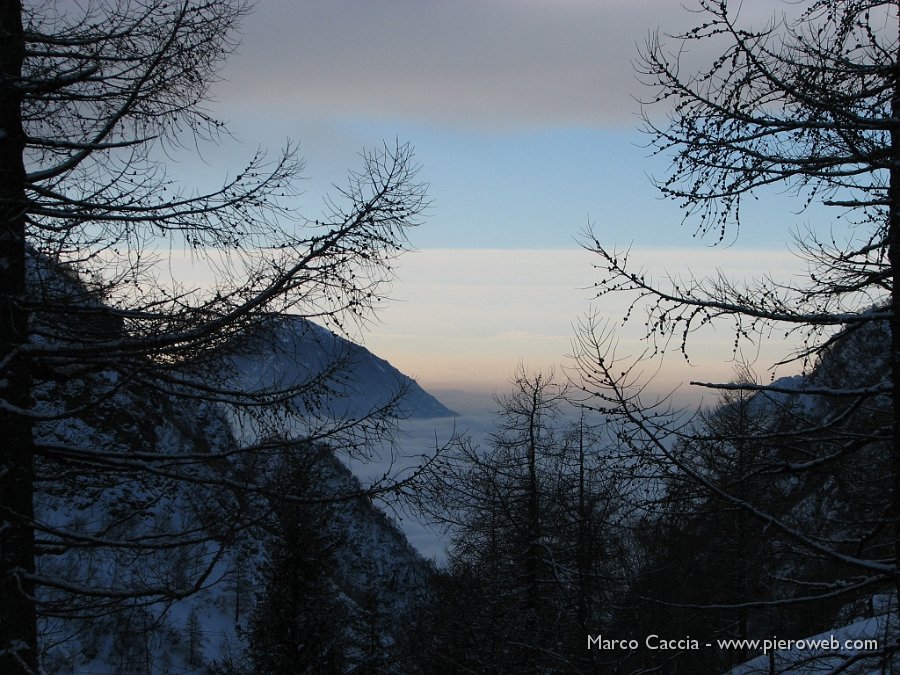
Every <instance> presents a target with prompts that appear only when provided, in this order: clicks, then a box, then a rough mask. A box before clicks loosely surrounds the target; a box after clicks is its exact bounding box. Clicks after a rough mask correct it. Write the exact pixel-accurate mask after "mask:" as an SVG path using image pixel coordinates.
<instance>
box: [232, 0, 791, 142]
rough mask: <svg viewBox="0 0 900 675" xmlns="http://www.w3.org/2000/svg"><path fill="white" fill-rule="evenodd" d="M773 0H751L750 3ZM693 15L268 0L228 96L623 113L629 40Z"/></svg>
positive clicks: (469, 2)
mask: <svg viewBox="0 0 900 675" xmlns="http://www.w3.org/2000/svg"><path fill="white" fill-rule="evenodd" d="M778 5H780V3H778V2H777V1H776V0H754V3H753V7H752V11H753V17H755V18H756V19H758V20H759V19H762V18H763V17H770V16H771V15H772V11H773V8H774V7H776V6H778ZM743 11H744V12H745V13H747V14H749V12H750V10H743ZM697 18H698V17H697V16H696V15H694V14H691V13H690V12H687V11H685V9H684V7H683V6H682V3H680V2H672V0H638V1H636V0H454V1H453V2H440V1H438V0H308V1H305V2H296V1H295V0H267V1H266V2H264V3H263V2H261V3H258V4H257V6H256V8H255V10H254V12H253V13H252V14H251V15H250V16H249V17H248V19H247V21H246V23H245V26H244V46H243V47H242V48H241V50H240V55H239V56H238V57H237V58H235V59H232V61H231V64H230V65H229V69H228V71H227V72H226V75H227V77H228V79H230V80H231V82H232V84H233V85H235V86H232V87H228V88H227V93H226V97H234V96H239V97H241V98H243V99H244V100H246V99H247V98H249V99H250V100H254V101H257V102H259V103H261V104H263V105H268V104H272V105H279V104H281V105H290V106H292V107H295V108H299V109H303V110H306V111H307V112H308V113H315V114H320V115H334V114H335V112H336V111H339V112H340V113H341V114H344V115H346V116H348V117H359V116H365V117H381V118H391V119H398V118H399V119H407V120H413V121H423V120H424V121H428V122H430V123H438V124H445V125H451V126H457V127H458V126H475V127H493V128H509V127H518V128H523V127H524V128H528V127H534V126H548V125H549V126H572V125H576V126H598V125H599V126H610V125H614V126H615V125H632V124H633V123H634V117H635V114H636V112H637V111H638V110H639V106H638V104H637V103H636V102H635V101H634V98H633V97H634V96H635V95H639V94H641V93H642V91H641V88H640V86H639V84H638V82H637V79H636V76H635V74H634V69H633V67H632V62H633V60H634V59H635V58H636V57H637V54H638V47H639V46H640V45H643V43H644V41H645V39H646V37H647V35H648V33H649V32H650V31H652V30H654V29H656V28H658V27H661V29H662V30H664V31H667V32H675V31H677V30H679V29H683V28H685V27H688V26H691V25H693V23H694V22H695V21H696V20H697Z"/></svg>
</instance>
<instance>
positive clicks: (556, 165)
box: [179, 0, 810, 391]
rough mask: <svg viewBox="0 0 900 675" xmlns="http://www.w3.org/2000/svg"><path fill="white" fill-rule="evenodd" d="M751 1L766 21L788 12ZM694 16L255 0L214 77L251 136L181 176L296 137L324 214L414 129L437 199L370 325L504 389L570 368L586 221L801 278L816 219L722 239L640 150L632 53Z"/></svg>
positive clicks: (564, 5) (667, 255) (445, 366)
mask: <svg viewBox="0 0 900 675" xmlns="http://www.w3.org/2000/svg"><path fill="white" fill-rule="evenodd" d="M743 5H744V8H743V9H742V10H741V11H742V12H743V13H744V15H745V17H746V18H747V19H748V20H750V21H754V22H759V21H762V20H763V19H765V18H770V17H771V16H772V12H773V10H774V9H775V8H782V7H783V5H782V4H781V3H780V2H778V1H777V0H754V2H753V3H746V2H745V3H743ZM779 11H780V9H779ZM695 20H696V16H692V15H691V14H690V13H688V12H685V11H684V9H683V7H682V3H681V2H675V1H673V0H452V1H451V0H304V1H302V2H299V1H296V0H260V1H259V2H258V3H257V5H256V7H255V9H254V11H253V13H252V14H251V15H250V16H249V17H248V18H247V20H246V22H245V24H244V28H243V34H244V37H243V44H242V46H241V47H240V49H239V50H238V52H237V53H236V54H234V55H232V57H231V58H230V59H229V61H228V63H227V65H226V67H225V69H224V71H223V76H224V78H225V79H224V81H223V82H221V83H219V84H217V85H216V86H215V88H214V89H213V95H214V96H215V97H216V99H217V102H216V103H215V105H214V107H213V110H214V112H215V113H216V114H217V115H218V116H220V117H221V118H223V119H224V120H225V121H226V122H228V123H229V126H230V129H231V130H232V131H233V133H234V135H235V137H236V139H237V142H235V143H231V142H228V143H226V144H225V145H223V146H222V147H221V148H216V149H207V150H206V151H205V153H204V156H205V158H206V164H205V165H204V164H198V163H197V160H196V159H190V158H187V159H184V160H183V163H182V165H181V169H179V170H180V171H184V172H185V173H190V174H191V176H192V178H194V179H200V180H203V177H204V176H205V175H208V176H210V177H214V176H216V175H219V174H220V168H221V167H222V166H230V167H231V168H232V169H233V170H236V169H237V168H238V165H239V162H240V158H241V157H247V156H248V155H250V154H252V152H253V151H254V150H255V149H256V148H257V146H258V145H262V146H264V147H269V148H272V149H273V150H277V148H278V147H279V146H280V145H282V144H283V142H284V140H285V139H287V138H291V139H292V140H295V141H297V142H299V144H300V147H301V149H302V152H303V154H304V155H305V157H306V159H307V175H308V176H309V179H308V181H307V182H306V185H305V188H306V196H305V199H306V200H307V203H308V205H307V206H305V210H306V211H307V213H308V214H310V215H313V216H314V215H315V212H316V211H317V208H318V205H319V199H320V198H321V195H322V193H323V192H324V191H325V190H326V189H327V187H328V185H329V184H331V183H338V184H340V183H342V182H343V179H344V176H345V175H346V172H347V170H348V169H350V168H354V167H355V166H356V165H357V164H358V161H357V159H358V158H357V153H359V152H360V150H362V149H363V148H366V147H372V146H376V145H379V144H381V143H382V142H383V141H386V142H388V143H393V142H394V140H395V139H397V140H399V141H401V142H410V143H411V144H412V145H413V146H414V148H415V151H416V159H417V160H418V162H419V163H420V164H421V165H422V169H421V173H420V178H421V179H422V180H423V181H425V182H427V183H429V184H430V186H431V187H430V196H431V198H432V207H431V209H430V210H429V212H428V213H427V214H426V218H425V221H426V222H425V225H424V226H423V227H422V228H420V229H419V230H417V231H414V232H412V233H411V236H410V238H411V243H412V245H413V246H414V247H416V248H418V249H419V250H420V253H414V254H412V255H411V256H409V258H408V259H406V260H404V261H402V262H401V265H400V267H399V278H398V281H397V283H396V285H395V287H394V292H393V294H392V295H393V297H394V298H395V299H396V301H395V302H393V303H390V304H388V305H387V307H386V309H385V310H384V311H383V312H382V314H381V316H380V319H381V320H380V322H378V323H375V324H374V325H372V326H371V328H370V330H369V331H368V332H367V333H366V334H365V335H363V336H360V337H361V338H362V339H363V342H364V343H365V344H366V345H367V346H369V347H370V348H371V349H372V350H373V351H375V352H376V353H378V354H379V355H380V356H383V357H385V358H387V359H389V360H390V361H391V362H393V363H394V364H395V365H397V366H398V367H399V368H401V369H402V370H405V371H406V372H409V373H410V374H411V375H413V376H415V377H417V378H418V379H419V380H420V381H421V382H422V383H423V384H424V385H425V386H426V387H432V388H435V387H437V388H457V389H465V388H467V387H477V388H480V389H491V388H493V389H496V390H499V391H502V390H503V389H504V388H505V386H506V382H507V379H508V377H509V376H510V374H511V373H512V372H513V370H514V368H515V366H516V363H517V361H519V360H520V359H521V360H524V361H525V362H526V365H528V366H530V367H532V368H546V367H548V366H550V365H551V364H561V363H564V355H565V353H566V352H567V351H569V339H570V336H571V334H572V330H571V324H572V323H573V322H575V321H576V320H577V319H578V318H579V316H580V315H581V314H583V313H585V312H586V311H588V309H589V307H590V306H591V303H590V297H589V296H590V294H589V292H588V291H586V290H584V288H585V287H587V286H589V285H590V284H591V283H592V281H593V276H592V275H593V274H594V272H593V271H592V269H591V266H590V263H591V259H590V256H588V255H586V254H585V253H584V252H582V251H580V250H578V247H577V244H576V243H575V238H576V237H577V236H578V234H579V232H580V231H581V230H582V229H583V228H584V227H585V226H586V225H587V223H588V221H589V220H590V221H592V222H593V223H594V224H595V226H596V229H597V231H598V232H600V233H601V234H602V236H603V238H604V241H606V242H607V243H609V244H610V245H617V246H629V245H630V246H632V247H633V249H634V251H635V254H634V255H635V257H637V258H638V259H639V260H641V256H642V255H644V256H645V257H644V259H645V260H646V261H648V263H647V264H652V265H654V266H655V268H654V269H656V270H657V271H660V272H661V271H662V270H663V269H667V268H669V267H670V266H671V265H675V266H676V267H678V270H679V271H682V272H683V271H685V270H690V269H699V268H701V267H702V268H704V269H711V268H712V267H713V266H714V265H715V264H716V261H717V260H721V261H722V262H721V264H722V265H725V266H729V267H730V268H731V269H734V270H736V271H737V272H738V273H740V274H746V275H750V274H752V273H753V272H755V271H759V272H760V273H763V272H766V271H769V270H768V269H761V268H760V265H761V264H766V265H769V266H770V267H773V268H774V269H776V271H778V270H781V271H782V272H779V273H784V274H787V272H786V271H784V270H785V269H786V267H787V265H788V264H789V258H788V256H787V255H786V254H785V250H786V242H787V240H788V236H787V232H788V229H789V227H790V226H793V225H796V224H798V223H799V224H802V223H803V222H805V221H806V220H808V218H809V217H810V216H809V215H808V214H807V215H804V216H801V217H796V216H792V215H790V213H788V212H787V211H789V208H786V207H787V205H788V202H787V201H786V200H784V199H781V198H776V197H772V198H769V199H766V200H764V201H763V202H761V203H759V204H757V205H755V206H754V207H753V208H754V211H753V212H752V213H751V214H750V216H751V217H750V226H749V227H746V228H745V229H744V231H743V232H742V233H741V235H740V237H739V238H738V239H736V240H735V241H734V242H733V246H732V248H730V249H727V250H724V251H722V250H720V249H713V250H712V251H711V250H710V249H709V247H708V246H706V245H705V244H704V243H703V242H702V241H697V240H696V239H693V238H692V236H691V233H692V231H691V228H690V227H685V226H682V225H681V223H680V211H679V209H678V208H677V207H676V206H675V205H674V204H672V203H667V202H663V201H660V200H659V199H658V197H657V194H656V192H655V190H654V189H653V187H652V185H651V184H650V181H649V179H648V178H647V174H648V173H656V174H659V173H661V172H662V171H664V169H665V162H664V161H663V160H659V159H651V158H649V157H648V151H647V150H646V149H645V148H643V147H641V145H642V144H644V143H646V141H647V139H646V138H645V137H643V136H642V135H641V134H639V133H638V132H637V130H636V129H637V126H638V124H639V120H638V116H637V113H638V111H639V105H638V104H637V103H636V102H635V98H636V97H641V96H646V95H647V94H648V92H647V91H646V90H643V89H642V88H641V86H640V84H639V82H638V81H637V78H636V76H635V75H634V71H633V68H632V61H633V60H634V59H635V58H636V57H637V53H638V46H639V45H640V44H642V43H643V41H644V39H645V38H646V36H647V34H648V32H649V31H651V30H653V29H654V28H656V27H658V26H661V27H662V28H663V29H664V30H670V31H674V30H676V29H677V28H679V27H680V28H684V27H688V26H690V25H693V22H694V21H695ZM705 56H706V55H704V54H702V53H693V54H688V55H687V58H688V59H689V60H694V61H696V62H698V63H702V62H703V61H704V57H705ZM211 180H212V178H211ZM644 251H646V253H645V254H644ZM599 309H600V310H601V311H602V312H604V313H608V314H609V315H610V316H615V313H616V312H619V311H621V307H620V306H619V305H618V304H616V303H610V304H607V305H600V307H599ZM632 337H633V336H632ZM629 339H631V338H629ZM698 339H699V338H698ZM704 339H709V340H713V341H714V340H715V337H708V338H704ZM713 351H714V350H713ZM708 363H709V367H710V368H715V369H716V372H718V373H722V372H723V371H724V372H725V373H726V374H727V371H728V369H729V368H730V367H731V366H730V365H724V364H723V363H722V362H721V359H720V360H719V361H718V362H716V363H714V359H713V358H712V357H711V356H710V357H709V359H708ZM698 367H699V366H698ZM678 377H679V376H678V375H672V376H671V377H670V378H669V379H670V380H672V381H675V380H677V379H678Z"/></svg>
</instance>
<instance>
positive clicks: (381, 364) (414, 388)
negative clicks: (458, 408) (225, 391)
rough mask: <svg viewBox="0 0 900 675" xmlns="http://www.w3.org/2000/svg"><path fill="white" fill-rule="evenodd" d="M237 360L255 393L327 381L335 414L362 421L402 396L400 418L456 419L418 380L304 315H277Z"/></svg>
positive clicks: (243, 380)
mask: <svg viewBox="0 0 900 675" xmlns="http://www.w3.org/2000/svg"><path fill="white" fill-rule="evenodd" d="M232 361H233V363H234V365H235V366H236V368H237V371H238V373H239V375H238V377H239V379H240V380H241V383H242V384H243V385H244V386H246V387H248V389H249V390H251V391H252V390H262V389H267V388H273V387H290V386H295V385H300V384H303V383H306V382H311V381H313V380H315V379H316V378H319V377H321V378H323V379H324V380H325V382H326V383H327V387H328V390H329V395H330V396H331V398H332V400H331V406H332V408H333V410H334V414H335V416H340V417H351V418H357V419H358V418H361V417H364V416H365V415H366V414H367V413H368V412H369V411H371V410H373V409H376V408H378V407H380V406H382V405H384V404H385V403H386V402H388V401H390V400H392V399H393V398H394V397H395V396H397V394H398V393H401V392H402V397H401V399H400V403H399V406H398V408H397V409H398V414H399V416H400V417H404V418H410V419H431V418H439V417H456V416H457V413H455V412H454V411H452V410H450V409H449V408H447V407H446V406H445V405H443V404H442V403H441V402H440V401H438V400H437V399H436V398H435V397H434V396H432V395H431V394H429V393H428V392H427V391H425V390H424V389H423V388H422V387H421V386H420V385H419V384H418V383H417V382H416V381H415V380H414V379H413V378H411V377H409V376H408V375H405V374H403V373H402V372H400V371H399V370H398V369H397V368H395V367H394V366H393V365H391V364H390V363H389V362H388V361H386V360H385V359H382V358H380V357H378V356H376V355H374V354H372V352H370V351H369V350H368V349H366V348H365V347H362V346H360V345H358V344H356V343H354V342H351V341H350V340H347V339H345V338H342V337H340V336H339V335H337V334H335V333H333V332H332V331H330V330H328V329H327V328H324V327H322V326H319V325H318V324H315V323H313V322H312V321H309V320H308V319H305V318H302V317H299V316H289V315H288V316H285V315H282V316H277V317H273V320H272V322H271V324H270V325H269V326H267V327H266V328H265V329H264V330H262V331H260V332H259V333H257V334H255V335H253V336H252V337H251V338H248V339H247V340H246V341H245V342H244V344H243V345H242V347H241V348H240V350H239V351H238V352H237V353H236V354H235V355H234V356H233V358H232Z"/></svg>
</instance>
